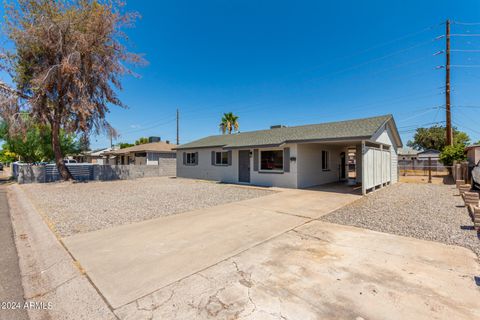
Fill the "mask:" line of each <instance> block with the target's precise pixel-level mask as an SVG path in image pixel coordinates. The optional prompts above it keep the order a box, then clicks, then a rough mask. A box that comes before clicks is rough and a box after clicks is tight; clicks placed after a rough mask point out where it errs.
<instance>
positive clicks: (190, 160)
mask: <svg viewBox="0 0 480 320" xmlns="http://www.w3.org/2000/svg"><path fill="white" fill-rule="evenodd" d="M186 156H187V158H186V164H197V154H196V153H195V152H189V153H187V155H186Z"/></svg>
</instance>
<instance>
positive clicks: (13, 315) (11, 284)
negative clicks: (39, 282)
mask: <svg viewBox="0 0 480 320" xmlns="http://www.w3.org/2000/svg"><path fill="white" fill-rule="evenodd" d="M0 174H1V172H0ZM5 182H6V181H5V180H4V179H2V177H1V176H0V230H1V232H0V243H1V247H2V250H1V254H0V304H1V305H0V319H1V320H3V319H5V320H6V319H9V320H10V319H11V320H23V319H28V315H27V311H26V310H25V309H23V308H20V309H16V307H18V306H20V307H21V306H23V303H24V298H23V287H22V280H21V276H20V268H19V266H18V255H17V248H16V247H15V241H14V239H13V230H12V223H11V220H10V212H9V208H8V201H7V188H6V187H5V186H4V184H5Z"/></svg>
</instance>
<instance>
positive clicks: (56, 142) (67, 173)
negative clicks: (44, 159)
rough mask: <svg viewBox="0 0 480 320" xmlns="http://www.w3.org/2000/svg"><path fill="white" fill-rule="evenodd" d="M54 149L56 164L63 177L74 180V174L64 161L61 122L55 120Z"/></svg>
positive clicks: (53, 128)
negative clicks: (61, 143)
mask: <svg viewBox="0 0 480 320" xmlns="http://www.w3.org/2000/svg"><path fill="white" fill-rule="evenodd" d="M52 149H53V154H54V155H55V164H56V165H57V169H58V172H59V173H60V176H61V177H62V179H63V180H64V181H68V180H73V176H72V174H71V173H70V171H68V168H67V166H66V165H65V163H63V154H62V148H61V146H60V124H59V122H58V121H55V120H54V121H53V122H52Z"/></svg>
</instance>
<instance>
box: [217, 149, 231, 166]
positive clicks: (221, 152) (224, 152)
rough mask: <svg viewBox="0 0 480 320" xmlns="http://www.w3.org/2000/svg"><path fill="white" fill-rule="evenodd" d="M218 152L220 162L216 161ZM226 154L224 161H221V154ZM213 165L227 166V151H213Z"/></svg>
mask: <svg viewBox="0 0 480 320" xmlns="http://www.w3.org/2000/svg"><path fill="white" fill-rule="evenodd" d="M219 153H220V163H218V162H217V154H219ZM224 154H225V155H226V160H227V162H226V163H222V160H224V159H223V155H224ZM215 165H216V166H228V151H215Z"/></svg>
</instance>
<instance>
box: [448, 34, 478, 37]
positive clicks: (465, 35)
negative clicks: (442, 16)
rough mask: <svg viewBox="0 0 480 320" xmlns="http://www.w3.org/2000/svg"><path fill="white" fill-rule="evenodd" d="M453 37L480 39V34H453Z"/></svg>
mask: <svg viewBox="0 0 480 320" xmlns="http://www.w3.org/2000/svg"><path fill="white" fill-rule="evenodd" d="M450 36H452V37H480V33H452V34H450Z"/></svg>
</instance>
